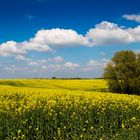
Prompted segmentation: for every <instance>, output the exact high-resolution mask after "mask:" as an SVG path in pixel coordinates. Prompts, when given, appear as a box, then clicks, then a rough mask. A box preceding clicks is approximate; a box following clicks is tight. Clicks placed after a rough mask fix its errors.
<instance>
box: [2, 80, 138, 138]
mask: <svg viewBox="0 0 140 140" xmlns="http://www.w3.org/2000/svg"><path fill="white" fill-rule="evenodd" d="M0 84H1V85H0V140H5V139H6V140H110V139H112V140H117V139H118V140H121V139H124V140H139V139H140V96H135V95H126V94H115V93H108V92H107V84H106V81H104V80H1V81H0Z"/></svg>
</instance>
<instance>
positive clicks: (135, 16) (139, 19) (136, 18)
mask: <svg viewBox="0 0 140 140" xmlns="http://www.w3.org/2000/svg"><path fill="white" fill-rule="evenodd" d="M122 17H123V18H125V19H127V20H132V21H136V22H138V23H140V15H139V14H126V15H123V16H122Z"/></svg>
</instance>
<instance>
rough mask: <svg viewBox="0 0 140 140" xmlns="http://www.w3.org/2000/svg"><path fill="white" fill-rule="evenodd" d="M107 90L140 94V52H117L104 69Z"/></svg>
mask: <svg viewBox="0 0 140 140" xmlns="http://www.w3.org/2000/svg"><path fill="white" fill-rule="evenodd" d="M104 78H106V79H108V84H109V91H110V92H117V93H126V94H137V95H140V54H136V53H134V52H133V51H120V52H117V53H116V54H115V55H114V57H113V58H112V61H111V62H110V63H108V65H107V67H106V68H105V71H104Z"/></svg>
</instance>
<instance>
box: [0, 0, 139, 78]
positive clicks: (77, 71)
mask: <svg viewBox="0 0 140 140" xmlns="http://www.w3.org/2000/svg"><path fill="white" fill-rule="evenodd" d="M139 5H140V1H139V0H129V1H122V0H1V1H0V19H1V22H0V78H32V77H52V76H56V77H100V76H101V75H102V73H103V69H104V68H105V66H106V64H107V63H108V62H109V61H110V59H111V57H112V56H113V54H114V53H115V52H117V51H119V50H126V49H129V50H134V51H135V52H139V51H140V26H139V24H140V10H139Z"/></svg>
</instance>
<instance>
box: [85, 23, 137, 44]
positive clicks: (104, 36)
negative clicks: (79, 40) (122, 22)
mask: <svg viewBox="0 0 140 140" xmlns="http://www.w3.org/2000/svg"><path fill="white" fill-rule="evenodd" d="M86 37H87V38H88V40H90V41H91V43H92V46H101V45H115V44H116V45H118V44H126V43H131V42H133V41H134V37H133V35H131V34H130V33H129V32H127V31H126V30H125V29H123V28H122V27H119V26H118V25H117V24H115V23H111V22H107V21H103V22H101V23H100V24H97V25H96V26H95V28H92V29H90V30H89V31H88V33H87V35H86Z"/></svg>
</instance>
